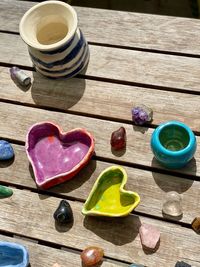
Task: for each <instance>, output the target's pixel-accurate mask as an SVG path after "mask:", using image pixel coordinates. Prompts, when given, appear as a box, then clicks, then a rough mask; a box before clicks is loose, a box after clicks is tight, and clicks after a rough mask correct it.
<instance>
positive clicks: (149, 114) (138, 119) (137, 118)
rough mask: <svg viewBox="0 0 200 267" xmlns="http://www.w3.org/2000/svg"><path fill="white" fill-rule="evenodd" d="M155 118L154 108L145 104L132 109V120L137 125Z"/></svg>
mask: <svg viewBox="0 0 200 267" xmlns="http://www.w3.org/2000/svg"><path fill="white" fill-rule="evenodd" d="M152 119H153V110H152V109H151V108H149V107H147V106H145V105H140V106H137V107H134V108H133V109H132V120H133V122H135V124H137V125H143V124H145V123H146V122H150V121H152Z"/></svg>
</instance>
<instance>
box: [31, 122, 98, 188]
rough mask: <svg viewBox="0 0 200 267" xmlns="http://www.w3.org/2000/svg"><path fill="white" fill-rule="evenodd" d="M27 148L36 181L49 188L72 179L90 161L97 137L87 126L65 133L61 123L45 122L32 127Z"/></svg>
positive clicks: (40, 185)
mask: <svg viewBox="0 0 200 267" xmlns="http://www.w3.org/2000/svg"><path fill="white" fill-rule="evenodd" d="M26 152H27V155H28V158H29V161H30V162H31V165H32V167H33V171H34V175H35V181H36V184H37V185H38V186H39V187H42V188H44V189H47V188H49V187H52V186H54V185H56V184H59V183H62V182H64V181H66V180H69V179H71V178H72V177H73V176H74V175H75V174H77V173H78V172H79V171H80V170H81V169H82V168H83V167H84V166H85V165H86V164H87V163H88V161H89V160H90V158H91V156H92V154H93V152H94V139H93V137H92V135H91V134H90V133H89V132H87V131H86V130H85V129H79V128H78V129H74V130H71V131H69V132H67V133H63V132H62V131H61V129H60V128H59V127H58V126H57V125H55V124H53V123H51V122H41V123H37V124H34V125H33V126H32V127H31V128H30V129H29V131H28V134H27V137H26Z"/></svg>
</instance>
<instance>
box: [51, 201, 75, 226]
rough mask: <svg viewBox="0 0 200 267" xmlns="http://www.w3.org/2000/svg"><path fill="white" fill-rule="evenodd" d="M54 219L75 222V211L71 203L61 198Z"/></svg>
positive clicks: (59, 221)
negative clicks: (73, 211)
mask: <svg viewBox="0 0 200 267" xmlns="http://www.w3.org/2000/svg"><path fill="white" fill-rule="evenodd" d="M53 217H54V219H55V220H56V221H57V222H58V223H61V224H64V223H71V222H73V213H72V209H71V207H70V205H69V203H68V202H67V201H66V200H61V202H60V204H59V206H58V208H57V209H56V211H55V212H54V215H53Z"/></svg>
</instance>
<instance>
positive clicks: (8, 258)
mask: <svg viewBox="0 0 200 267" xmlns="http://www.w3.org/2000/svg"><path fill="white" fill-rule="evenodd" d="M28 265H29V254H28V250H27V249H26V248H25V247H24V246H22V245H19V244H17V243H12V242H0V266H4V267H27V266H28Z"/></svg>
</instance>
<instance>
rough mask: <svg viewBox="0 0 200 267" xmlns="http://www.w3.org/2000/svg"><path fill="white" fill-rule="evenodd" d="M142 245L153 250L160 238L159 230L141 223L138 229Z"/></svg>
mask: <svg viewBox="0 0 200 267" xmlns="http://www.w3.org/2000/svg"><path fill="white" fill-rule="evenodd" d="M139 234H140V240H141V243H142V245H143V246H144V247H145V248H147V249H150V250H154V249H155V248H156V246H157V244H158V242H159V240H160V232H159V230H158V229H157V228H156V227H154V226H153V225H150V224H144V223H143V224H142V225H141V226H140V229H139Z"/></svg>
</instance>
